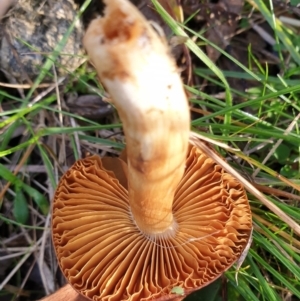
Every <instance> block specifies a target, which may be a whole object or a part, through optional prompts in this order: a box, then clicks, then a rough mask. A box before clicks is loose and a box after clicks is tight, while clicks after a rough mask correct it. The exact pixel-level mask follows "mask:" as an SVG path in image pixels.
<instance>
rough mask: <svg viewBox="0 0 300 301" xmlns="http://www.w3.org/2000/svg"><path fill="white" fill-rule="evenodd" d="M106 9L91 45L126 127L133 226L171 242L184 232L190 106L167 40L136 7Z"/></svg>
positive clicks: (114, 3) (117, 3)
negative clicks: (181, 206) (178, 211)
mask: <svg viewBox="0 0 300 301" xmlns="http://www.w3.org/2000/svg"><path fill="white" fill-rule="evenodd" d="M105 3H106V9H105V16H104V17H102V18H99V19H96V20H94V21H93V22H92V23H91V24H90V26H89V28H88V30H87V32H86V35H85V37H84V46H85V48H86V50H87V52H88V55H89V57H90V59H91V62H92V63H93V65H94V66H95V68H96V70H97V73H98V75H99V77H100V79H101V81H102V83H103V84H104V86H105V87H106V89H107V91H108V92H109V93H110V95H111V97H112V99H113V103H114V105H115V106H116V108H117V110H118V112H119V115H120V118H121V120H122V122H123V126H124V132H125V136H126V149H127V161H128V193H129V203H130V208H131V212H132V216H133V219H134V221H135V223H136V225H137V226H138V228H139V229H140V231H142V232H143V233H145V234H146V235H149V236H153V237H155V238H157V237H160V236H161V237H164V236H169V235H172V234H175V232H176V231H175V230H176V221H175V220H174V217H173V214H172V204H173V199H174V194H175V190H176V188H177V185H178V183H179V182H180V180H181V178H182V176H183V172H184V167H185V159H186V153H187V147H188V136H189V123H190V116H189V108H188V102H187V99H186V95H185V92H184V89H183V85H182V82H181V79H180V76H179V73H178V70H177V67H176V63H175V61H174V60H173V58H172V57H171V55H170V53H169V49H168V46H167V44H166V42H165V41H164V39H163V38H162V37H159V36H158V35H157V33H156V32H155V31H154V29H153V28H152V27H151V25H150V24H149V23H148V22H147V20H146V19H145V18H144V17H143V16H142V14H141V13H139V12H138V11H137V10H136V8H135V7H134V6H133V5H132V4H131V3H130V2H129V1H127V0H105ZM99 44H100V46H99Z"/></svg>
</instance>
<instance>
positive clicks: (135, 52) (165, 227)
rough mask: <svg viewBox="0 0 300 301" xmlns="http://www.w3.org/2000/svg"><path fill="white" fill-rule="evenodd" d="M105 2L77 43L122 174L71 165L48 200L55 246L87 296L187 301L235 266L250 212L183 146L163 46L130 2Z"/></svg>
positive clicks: (239, 190)
mask: <svg viewBox="0 0 300 301" xmlns="http://www.w3.org/2000/svg"><path fill="white" fill-rule="evenodd" d="M106 4H107V6H106V10H105V16H104V17H102V18H99V19H97V20H95V21H93V22H92V23H91V24H90V26H89V28H88V30H87V33H86V35H85V39H84V45H85V47H86V50H87V52H88V55H89V57H90V60H91V61H92V63H93V65H94V66H95V68H96V70H97V73H98V75H99V77H100V79H101V82H102V83H103V84H104V86H105V87H106V89H107V91H108V92H109V93H110V95H111V97H112V102H113V103H114V105H115V106H116V108H117V110H118V112H119V115H120V118H121V120H122V122H123V128H124V132H125V137H126V160H125V161H126V162H125V161H122V160H121V159H118V158H116V159H115V162H116V167H119V169H122V170H123V171H124V172H123V175H122V172H121V173H120V172H118V171H116V172H113V171H112V170H110V169H109V170H108V168H107V167H106V166H107V165H105V160H102V159H101V158H99V157H98V156H92V157H88V158H85V159H82V160H79V161H77V162H76V163H75V164H74V165H73V167H71V169H70V170H69V171H67V172H66V174H65V175H63V177H62V179H61V181H60V182H59V184H58V187H57V190H56V193H55V196H54V201H53V217H52V235H53V243H54V247H55V251H56V254H57V258H58V263H59V265H60V267H61V270H62V272H63V273H64V275H65V276H66V278H67V280H68V281H69V283H70V284H71V285H72V286H73V288H74V289H75V290H77V291H78V292H79V293H81V294H82V295H83V296H85V297H88V298H90V299H92V300H96V301H100V300H103V301H104V300H109V301H114V300H115V301H120V300H130V301H139V300H170V299H172V298H173V297H174V295H173V296H172V289H173V288H174V287H177V286H179V287H182V288H183V290H184V294H188V293H190V292H192V291H193V290H196V289H198V288H200V287H203V286H205V285H207V284H209V283H210V282H212V281H213V280H215V279H216V278H217V277H219V276H220V275H221V274H222V273H223V272H224V271H226V270H227V269H228V268H229V267H230V266H232V264H233V263H234V262H235V261H236V260H237V259H238V258H239V257H240V255H241V254H242V252H243V250H244V248H245V246H246V245H247V242H248V240H249V236H250V232H251V227H252V225H251V223H252V222H251V211H250V207H249V204H248V200H247V196H246V193H245V191H244V188H243V186H242V185H241V184H240V183H239V182H238V181H237V180H236V179H235V178H234V177H232V176H231V175H230V174H229V173H227V172H225V171H224V169H223V168H222V167H221V166H220V165H218V164H217V163H215V161H214V160H212V159H211V158H209V157H208V156H207V155H205V154H204V153H203V152H202V151H201V150H200V149H199V148H197V147H196V146H193V145H192V144H190V143H189V125H190V116H189V107H188V102H187V99H186V95H185V92H184V89H183V85H182V82H181V79H180V76H179V73H178V70H177V68H176V64H175V62H174V60H173V59H172V58H171V56H170V54H169V50H168V48H167V46H166V43H165V42H164V40H163V39H162V38H161V37H158V36H157V34H156V33H155V31H154V30H153V28H152V27H151V26H150V25H149V24H148V23H147V21H146V20H145V19H144V17H143V16H142V15H141V14H140V13H139V12H138V11H137V9H136V8H135V7H134V6H133V5H132V4H131V3H130V2H128V1H127V0H106ZM112 160H113V159H111V160H110V161H111V162H112ZM111 162H110V163H111ZM114 170H116V168H115V169H114ZM119 175H121V178H119ZM124 175H125V177H127V178H126V179H124ZM176 298H177V299H180V298H181V297H176Z"/></svg>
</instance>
